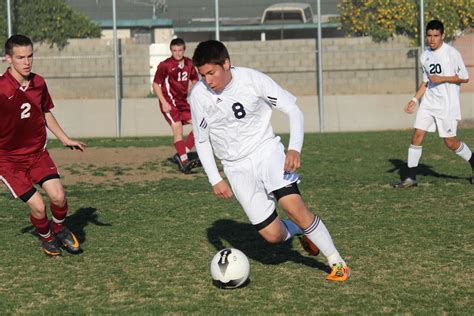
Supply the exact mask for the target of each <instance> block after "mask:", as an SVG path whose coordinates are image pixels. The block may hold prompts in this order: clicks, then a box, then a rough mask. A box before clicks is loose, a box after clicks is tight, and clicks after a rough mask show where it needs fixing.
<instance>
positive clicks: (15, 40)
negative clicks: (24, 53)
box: [5, 34, 33, 56]
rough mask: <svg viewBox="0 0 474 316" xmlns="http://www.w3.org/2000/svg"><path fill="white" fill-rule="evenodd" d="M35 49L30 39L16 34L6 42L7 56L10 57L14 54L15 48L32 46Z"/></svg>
mask: <svg viewBox="0 0 474 316" xmlns="http://www.w3.org/2000/svg"><path fill="white" fill-rule="evenodd" d="M30 45H31V47H33V42H32V41H31V40H30V38H29V37H27V36H25V35H21V34H15V35H12V36H10V38H9V39H7V41H6V42H5V54H7V55H10V56H11V54H12V53H13V47H15V46H30Z"/></svg>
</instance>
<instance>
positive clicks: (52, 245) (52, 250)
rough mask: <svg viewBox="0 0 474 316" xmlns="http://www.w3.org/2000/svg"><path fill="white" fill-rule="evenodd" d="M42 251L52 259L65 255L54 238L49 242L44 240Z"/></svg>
mask: <svg viewBox="0 0 474 316" xmlns="http://www.w3.org/2000/svg"><path fill="white" fill-rule="evenodd" d="M41 250H43V252H44V253H45V254H46V255H47V256H50V257H56V256H60V255H62V254H63V252H62V251H61V248H59V246H58V243H57V242H56V239H54V238H53V239H51V240H48V241H46V240H42V241H41Z"/></svg>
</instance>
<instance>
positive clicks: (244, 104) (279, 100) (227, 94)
mask: <svg viewBox="0 0 474 316" xmlns="http://www.w3.org/2000/svg"><path fill="white" fill-rule="evenodd" d="M231 72H232V80H231V82H230V83H229V84H228V85H227V86H226V87H225V89H224V90H223V91H222V92H220V93H215V92H214V91H213V90H211V89H210V88H208V87H207V85H206V84H205V83H204V82H203V81H202V80H201V81H199V82H198V83H197V84H195V85H194V87H193V89H192V91H191V95H190V98H189V103H190V105H191V117H192V121H193V130H194V138H195V140H196V149H197V151H198V154H199V157H200V159H201V161H202V164H203V167H204V169H205V171H206V173H207V175H208V177H209V182H210V183H211V184H212V185H214V184H216V183H218V182H219V181H220V180H221V177H220V175H219V172H218V171H217V167H216V164H215V160H214V156H213V154H215V155H216V156H217V158H219V159H220V160H221V162H222V164H224V165H226V164H231V163H232V162H235V161H239V160H241V159H242V158H244V157H246V156H248V155H250V154H252V153H255V152H257V151H258V149H259V148H261V147H262V146H263V145H264V144H266V143H267V142H271V141H272V140H275V141H278V140H279V139H278V138H276V136H275V134H274V132H273V128H272V126H271V124H270V118H271V114H272V110H273V108H277V109H279V110H281V111H282V112H284V113H286V114H287V115H288V116H289V119H290V144H289V147H288V149H294V150H296V151H298V152H300V151H301V147H302V145H303V135H304V127H303V114H302V112H301V111H300V109H299V108H298V106H296V104H295V102H296V98H295V97H294V96H293V95H292V94H290V93H289V92H288V91H286V90H283V89H282V88H281V87H280V86H279V85H278V84H276V83H275V82H274V81H273V80H272V79H271V78H270V77H268V76H267V75H265V74H262V73H260V72H258V71H256V70H253V69H248V68H241V67H238V68H235V67H232V68H231ZM211 145H212V147H211Z"/></svg>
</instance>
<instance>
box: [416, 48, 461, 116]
mask: <svg viewBox="0 0 474 316" xmlns="http://www.w3.org/2000/svg"><path fill="white" fill-rule="evenodd" d="M420 61H421V65H422V69H423V81H424V82H427V83H428V87H427V89H426V92H425V94H424V95H423V99H422V101H421V104H420V108H425V109H426V110H428V111H430V113H432V115H433V116H435V117H438V118H441V119H455V120H460V119H461V107H460V101H459V91H460V85H459V84H454V83H441V84H435V83H432V82H430V81H429V79H428V76H432V75H438V76H454V75H457V76H458V77H459V78H461V79H468V78H469V75H468V73H467V69H466V66H465V65H464V62H463V60H462V57H461V54H460V53H459V52H458V51H457V50H456V49H455V48H454V47H452V46H451V45H449V44H446V43H443V44H442V46H441V47H440V48H438V49H437V50H435V51H433V50H431V49H430V48H428V49H427V50H426V51H425V52H424V53H423V54H422V55H421V57H420Z"/></svg>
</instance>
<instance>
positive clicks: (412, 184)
mask: <svg viewBox="0 0 474 316" xmlns="http://www.w3.org/2000/svg"><path fill="white" fill-rule="evenodd" d="M416 186H418V183H417V182H416V180H413V179H412V178H406V179H405V180H403V181H402V182H400V183H398V184H395V185H394V186H393V187H394V188H395V189H406V188H412V187H416Z"/></svg>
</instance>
